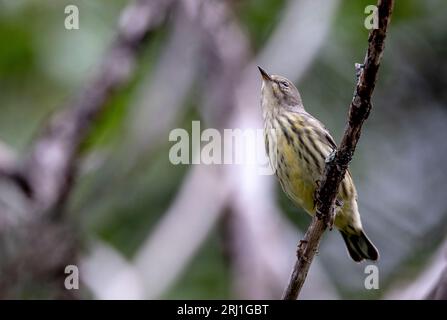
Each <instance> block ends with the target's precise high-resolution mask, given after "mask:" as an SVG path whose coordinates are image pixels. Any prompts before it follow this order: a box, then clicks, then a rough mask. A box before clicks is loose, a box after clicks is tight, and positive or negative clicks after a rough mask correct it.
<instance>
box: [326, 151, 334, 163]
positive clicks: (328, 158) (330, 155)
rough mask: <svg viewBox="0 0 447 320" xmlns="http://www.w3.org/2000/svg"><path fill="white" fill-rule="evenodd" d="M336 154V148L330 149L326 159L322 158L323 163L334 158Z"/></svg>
mask: <svg viewBox="0 0 447 320" xmlns="http://www.w3.org/2000/svg"><path fill="white" fill-rule="evenodd" d="M336 154H337V150H332V152H331V153H329V155H328V156H327V157H326V159H325V160H324V162H325V163H329V162H331V161H332V160H334V158H335V155H336Z"/></svg>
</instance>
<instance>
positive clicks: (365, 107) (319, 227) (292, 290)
mask: <svg viewBox="0 0 447 320" xmlns="http://www.w3.org/2000/svg"><path fill="white" fill-rule="evenodd" d="M393 5H394V0H379V2H378V9H379V10H378V14H379V28H378V29H374V30H372V31H371V32H370V34H369V39H368V42H369V46H368V51H367V54H366V57H365V61H364V66H363V68H362V70H361V71H360V76H359V79H358V81H357V87H356V91H355V94H354V97H353V100H352V102H351V106H350V109H349V116H348V124H347V127H346V129H345V133H344V135H343V138H342V141H341V144H340V147H339V148H338V150H337V151H336V153H335V155H334V157H333V159H331V160H330V161H329V162H328V163H327V164H326V168H325V171H324V175H323V178H322V180H321V183H320V188H319V190H318V193H317V198H316V200H317V214H316V215H315V217H314V218H313V220H312V222H311V224H310V226H309V228H308V230H307V232H306V234H305V236H304V240H303V241H302V242H301V243H300V246H299V249H298V259H297V262H296V264H295V266H294V268H293V271H292V275H291V278H290V280H289V283H288V286H287V288H286V290H285V292H284V295H283V299H287V300H289V299H290V300H292V299H293V300H295V299H296V298H297V297H298V295H299V293H300V290H301V288H302V286H303V284H304V281H305V280H306V276H307V273H308V271H309V268H310V265H311V263H312V260H313V258H314V256H315V253H316V251H317V250H318V246H319V243H320V240H321V238H322V236H323V233H324V231H325V230H326V228H327V226H328V225H331V221H332V220H333V215H334V212H333V211H334V209H333V208H334V205H335V197H336V195H337V192H338V187H339V185H340V183H341V181H342V180H343V178H344V176H345V173H346V170H347V168H348V165H349V162H350V161H351V159H352V156H353V154H354V151H355V147H356V145H357V142H358V140H359V138H360V133H361V128H362V125H363V123H364V121H365V120H366V119H367V118H368V115H369V113H370V111H371V107H372V105H371V95H372V93H373V91H374V87H375V84H376V80H377V72H378V69H379V66H380V61H381V58H382V55H383V51H384V48H385V37H386V33H387V28H388V25H389V22H390V19H391V14H392V10H393Z"/></svg>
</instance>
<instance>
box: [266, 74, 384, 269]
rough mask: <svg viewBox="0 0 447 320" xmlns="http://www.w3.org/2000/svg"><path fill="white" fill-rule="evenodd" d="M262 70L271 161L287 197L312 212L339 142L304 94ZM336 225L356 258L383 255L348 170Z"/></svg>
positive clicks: (339, 200)
mask: <svg viewBox="0 0 447 320" xmlns="http://www.w3.org/2000/svg"><path fill="white" fill-rule="evenodd" d="M258 68H259V71H260V72H261V76H262V87H261V107H262V115H263V118H264V137H265V146H266V152H267V155H268V157H269V161H270V164H271V166H272V168H273V170H274V171H275V174H276V176H277V177H278V180H279V182H280V184H281V186H282V189H283V190H284V192H285V193H286V194H287V196H288V197H289V198H290V199H291V200H292V202H293V203H294V204H295V205H296V206H301V207H302V208H303V209H304V210H305V211H306V212H307V213H309V214H310V215H311V216H313V215H314V214H315V211H316V201H315V196H316V192H317V189H318V185H319V179H321V176H322V174H323V171H324V167H325V162H326V159H328V157H329V156H330V155H331V154H332V153H333V152H334V150H335V149H336V147H337V146H336V144H335V142H334V139H333V138H332V137H331V135H330V134H329V132H328V130H327V129H326V128H325V127H324V125H323V124H322V123H321V122H320V121H318V120H317V119H316V118H314V117H313V116H312V115H310V114H309V113H308V112H306V110H304V106H303V103H302V100H301V96H300V93H299V92H298V89H297V88H296V87H295V86H294V85H293V83H292V82H291V81H289V80H288V79H286V78H284V77H281V76H278V75H269V74H268V73H267V72H266V71H265V70H263V69H262V68H260V67H258ZM334 224H335V226H336V228H337V229H338V230H339V231H340V233H341V235H342V236H343V239H344V241H345V243H346V247H347V249H348V253H349V255H350V256H351V258H352V259H353V260H354V261H356V262H361V261H363V260H365V259H368V260H373V261H375V260H378V259H379V252H378V251H377V249H376V247H375V246H374V245H373V244H372V243H371V241H370V240H369V239H368V237H367V236H366V234H365V232H364V231H363V228H362V223H361V220H360V214H359V210H358V206H357V191H356V188H355V186H354V182H353V180H352V176H351V174H350V172H349V170H348V171H347V172H346V175H345V177H344V179H343V181H342V183H341V185H340V190H339V192H338V195H337V199H336V211H335V220H334Z"/></svg>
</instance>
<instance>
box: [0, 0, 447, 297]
mask: <svg viewBox="0 0 447 320" xmlns="http://www.w3.org/2000/svg"><path fill="white" fill-rule="evenodd" d="M152 2H153V3H154V5H153V8H155V10H157V8H158V5H157V3H159V2H160V3H161V2H163V1H158V0H152ZM171 2H172V1H171ZM373 2H374V1H363V0H362V1H346V0H345V1H341V0H340V1H337V0H331V1H327V0H313V1H312V0H289V1H285V0H256V1H255V0H227V1H224V0H208V1H205V0H203V1H201V0H178V1H173V4H172V5H171V6H169V8H165V7H164V6H162V5H160V9H159V10H160V11H157V14H156V16H157V17H158V18H159V19H160V20H162V21H160V24H159V25H158V26H157V28H155V29H154V30H152V31H151V35H150V37H148V38H147V39H146V40H145V41H144V42H143V45H142V47H141V48H140V49H139V54H138V56H137V58H136V64H135V67H134V69H133V72H132V74H131V76H130V77H129V79H128V81H126V83H124V84H123V85H122V86H121V87H120V88H119V90H116V91H115V92H113V94H112V95H111V96H110V98H109V99H108V100H107V103H106V105H105V106H104V108H103V109H102V111H101V112H100V114H99V116H98V117H97V119H96V120H95V122H94V124H93V125H92V128H91V129H90V130H89V132H88V134H87V135H86V138H85V139H83V141H82V146H81V148H80V152H79V155H78V160H77V164H78V166H77V167H78V170H77V173H76V177H75V179H74V184H73V187H72V188H71V190H70V192H69V196H68V197H67V199H65V200H64V201H65V202H66V203H64V206H63V207H64V209H63V214H60V215H59V216H60V217H62V218H59V219H60V220H61V221H62V222H60V221H59V222H58V223H61V224H64V225H67V226H70V228H69V230H70V231H67V232H69V233H70V234H73V235H74V237H75V238H76V239H77V240H76V242H74V243H75V245H74V246H73V247H74V248H72V249H73V251H72V252H74V253H73V255H70V256H69V257H68V258H67V259H66V262H67V263H66V264H74V265H77V266H78V267H79V275H80V279H81V283H80V290H78V291H77V292H76V294H75V296H76V297H83V298H94V299H109V298H117V299H128V298H136V299H229V298H243V299H256V298H265V299H278V298H279V297H280V296H281V293H282V291H283V289H284V288H285V285H286V283H287V279H288V276H289V273H290V271H291V270H292V266H293V263H294V261H295V252H296V245H297V243H298V241H299V239H301V238H302V236H303V234H304V232H305V230H306V228H307V226H308V224H309V222H310V218H309V217H308V216H307V215H306V214H305V213H304V212H303V211H302V210H301V209H298V208H295V207H294V206H293V205H292V203H291V202H290V201H289V200H288V199H287V198H286V196H285V195H284V194H283V192H282V190H281V188H280V187H279V184H278V183H277V181H276V178H275V177H274V176H269V175H259V173H258V172H257V171H256V170H255V169H254V168H253V166H250V165H173V164H172V163H171V162H170V161H169V157H168V155H169V150H170V148H171V147H172V146H173V145H174V142H172V141H169V133H170V131H171V130H172V129H174V128H184V129H186V130H187V131H188V132H191V122H192V121H193V120H199V121H201V129H202V130H204V129H206V128H216V129H218V130H220V131H221V132H222V131H223V129H225V128H241V129H246V128H251V129H262V128H263V125H262V117H261V116H262V115H261V110H260V106H259V95H260V77H259V74H258V71H257V68H256V66H257V65H260V66H262V67H263V68H265V69H266V70H268V71H269V72H271V73H273V74H281V75H284V76H286V77H288V78H289V79H291V80H293V81H294V83H295V84H296V86H297V87H298V89H299V90H300V92H301V95H302V98H303V101H304V105H305V107H306V109H307V111H308V112H310V113H312V114H313V115H314V116H316V117H317V118H318V119H320V120H321V121H322V122H323V123H325V125H326V127H327V128H328V129H329V130H330V131H331V133H332V135H333V137H334V139H335V140H336V141H337V142H339V141H340V138H341V135H342V133H343V130H344V126H345V121H346V116H347V110H348V106H349V104H350V101H351V99H352V94H353V90H354V87H355V83H356V79H355V70H354V63H356V62H362V61H363V58H364V55H365V52H366V48H367V37H368V30H367V29H366V28H365V27H364V20H365V18H366V16H367V15H366V14H365V13H364V10H365V7H366V6H367V5H369V4H374V3H373ZM129 3H130V2H127V1H119V0H114V1H99V0H76V1H65V0H61V1H57V2H56V1H49V0H39V1H37V0H0V141H1V142H0V151H1V152H0V153H3V154H4V155H3V157H10V158H12V159H15V158H17V159H18V160H17V161H18V162H20V159H22V158H23V157H25V156H26V155H27V154H28V152H29V150H30V149H31V148H32V146H33V144H34V143H35V141H36V139H37V137H38V134H39V132H41V130H42V128H44V127H45V126H46V123H48V121H49V119H50V118H51V117H52V116H53V115H54V114H57V113H58V112H60V111H61V110H63V109H64V108H66V107H67V105H68V107H69V106H70V104H69V102H70V101H71V100H72V99H73V98H74V97H76V95H77V94H78V93H79V92H80V91H81V90H82V89H83V88H85V86H89V85H91V83H89V79H91V78H92V77H93V76H94V74H95V72H96V70H97V69H98V68H99V66H100V65H101V63H103V61H104V57H105V56H107V54H108V50H109V48H110V46H111V44H112V43H113V41H114V40H113V39H114V38H115V37H116V35H117V30H118V26H119V25H122V23H121V24H120V22H119V21H121V22H122V21H123V17H121V18H120V15H121V12H122V11H123V10H124V8H125V7H126V6H128V5H129ZM69 4H75V5H76V6H77V7H78V8H79V27H80V28H79V30H67V29H66V28H65V27H64V21H65V18H66V16H67V14H65V13H64V9H65V7H66V6H67V5H69ZM446 11H447V3H446V2H445V1H443V0H427V1H417V0H407V1H397V3H396V5H395V10H394V14H393V17H392V23H391V26H390V30H389V33H388V37H387V40H386V50H385V54H384V58H383V60H382V65H381V68H380V71H379V80H378V84H377V87H376V90H375V92H374V96H373V105H374V108H373V111H372V113H371V116H370V118H369V119H368V121H367V122H366V123H365V126H364V129H363V134H362V137H361V139H360V142H359V145H358V147H357V150H356V154H355V156H354V159H353V161H352V164H351V166H350V168H351V172H352V175H353V177H354V180H355V181H356V185H357V188H358V193H359V207H360V212H361V214H362V218H363V224H364V227H365V229H366V231H367V233H368V235H369V236H370V238H371V239H372V240H373V242H374V243H375V244H376V246H377V247H378V248H379V251H380V253H381V259H380V261H379V262H378V263H377V266H378V268H379V279H380V281H379V283H380V288H379V289H378V290H366V289H365V286H364V280H365V277H366V276H367V274H365V272H364V270H365V266H366V265H367V264H365V263H363V264H355V263H353V262H352V261H351V260H350V259H349V257H348V255H347V253H346V249H345V246H344V243H343V241H342V238H341V237H340V235H339V234H338V232H334V231H333V232H328V233H326V234H325V235H324V239H323V242H322V245H321V247H320V250H319V254H318V256H317V257H316V259H315V261H314V263H313V264H312V267H311V271H310V274H309V277H308V279H307V281H306V283H305V288H304V290H303V293H302V298H306V299H346V298H349V299H405V298H411V299H423V298H427V297H431V298H434V297H436V294H435V291H436V290H435V287H436V286H437V285H439V283H440V279H442V273H443V272H444V268H445V263H446V259H445V258H446V250H447V238H446V231H447V214H446V213H447V209H446V206H445V204H446V199H445V197H446V191H447V188H446V187H447V183H446V181H447V167H446V166H445V161H446V160H445V159H446V157H447V143H446V141H445V139H446V137H447V93H446V92H447V91H446V90H445V87H446V85H447V77H446V74H447V58H446V57H447V51H446V48H447V20H446V19H445V14H446ZM92 90H94V88H93V89H92ZM255 144H259V142H258V141H255V140H253V141H249V142H248V144H247V145H246V146H245V149H246V150H249V151H250V150H254V149H255ZM202 146H203V145H202ZM258 147H259V146H258ZM222 148H223V149H224V146H222ZM261 148H262V146H261ZM198 152H199V151H198V150H193V149H191V157H195V156H197V154H198ZM42 188H44V187H43V186H42ZM21 193H22V191H21V190H20V189H19V188H17V187H16V186H14V185H13V183H11V182H10V181H8V179H7V178H5V177H2V178H0V217H1V216H2V215H3V216H7V217H8V218H5V217H2V218H0V223H3V226H2V227H0V231H1V233H2V234H3V235H2V237H1V239H2V242H3V243H2V245H1V246H0V279H2V280H3V281H0V292H1V293H0V297H9V298H11V297H13V298H55V297H59V296H64V294H63V293H62V294H61V293H60V292H58V291H64V290H65V289H64V288H63V285H61V283H63V280H62V282H61V283H59V282H58V284H56V285H51V284H50V282H51V281H49V279H50V278H51V276H52V275H49V274H46V273H45V272H33V270H34V271H35V270H37V269H38V268H39V267H38V263H39V261H48V260H51V259H52V257H51V256H45V255H43V254H41V255H40V256H39V257H38V259H36V257H34V258H33V259H34V260H33V259H31V260H27V259H28V258H29V256H30V255H32V254H36V253H35V252H40V251H39V246H40V245H44V244H40V243H39V242H26V241H25V243H21V245H18V244H17V243H16V242H17V241H15V240H11V239H13V238H14V236H12V235H13V234H15V233H16V232H19V231H17V230H18V229H20V227H19V226H20V225H21V223H22V221H25V220H26V221H27V218H26V215H27V213H26V212H27V210H26V209H23V202H24V201H26V200H24V197H23V195H21ZM61 210H62V209H61ZM11 221H13V222H11ZM42 230H43V231H41V233H39V236H38V238H41V237H45V234H46V232H45V229H42ZM14 239H15V238H14ZM45 245H48V246H49V247H50V248H51V250H49V251H50V252H58V250H59V249H60V248H61V247H63V246H64V245H66V243H65V242H64V241H56V240H50V241H48V242H45ZM24 248H25V249H24ZM11 252H12V253H13V255H14V256H15V257H21V258H20V259H22V258H23V257H26V258H23V260H21V261H22V262H20V264H19V266H14V265H13V264H11V263H10V262H11V261H12V260H11V258H10V257H11ZM24 252H25V253H24ZM14 261H16V260H14ZM29 261H34V262H35V261H37V264H35V263H31V262H29ZM64 263H65V262H64ZM11 265H13V266H12V267H11ZM11 270H14V272H13V273H14V276H13V277H12V276H11ZM61 272H63V269H62V271H61ZM31 274H32V275H31ZM63 277H64V275H63V274H62V279H63ZM444 280H445V279H444ZM438 297H439V296H438ZM444 298H445V297H444Z"/></svg>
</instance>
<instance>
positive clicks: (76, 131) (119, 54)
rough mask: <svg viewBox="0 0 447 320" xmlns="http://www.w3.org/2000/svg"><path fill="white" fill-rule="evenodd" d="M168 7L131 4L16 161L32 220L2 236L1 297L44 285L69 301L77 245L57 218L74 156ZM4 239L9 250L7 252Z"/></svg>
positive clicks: (168, 0) (159, 0) (141, 1)
mask: <svg viewBox="0 0 447 320" xmlns="http://www.w3.org/2000/svg"><path fill="white" fill-rule="evenodd" d="M173 3H174V1H173V0H136V1H134V2H132V4H130V5H128V6H127V7H126V8H125V9H124V11H123V14H122V15H121V20H120V24H119V27H118V30H117V35H116V37H115V39H114V41H113V43H112V45H111V46H110V48H109V49H108V50H107V51H106V53H105V55H104V57H103V59H102V63H101V65H100V66H99V67H98V69H97V71H96V72H95V73H94V74H93V77H92V78H91V80H90V81H88V82H87V83H86V85H85V87H84V89H83V90H82V91H81V92H80V94H79V95H78V96H77V97H76V98H75V99H74V100H73V101H72V102H71V103H70V104H69V105H68V106H67V108H65V109H64V110H62V111H60V112H57V113H56V114H55V116H53V117H52V118H51V119H50V120H49V122H48V123H46V124H45V125H44V127H43V129H42V132H41V134H40V135H39V136H38V137H37V138H36V139H35V141H34V143H33V144H32V146H31V149H30V151H29V153H28V154H27V156H26V157H25V158H24V159H23V161H19V163H20V164H19V165H17V167H18V168H19V171H18V172H19V173H18V176H20V177H21V178H22V179H23V180H24V181H25V184H26V186H27V187H28V188H29V200H30V201H29V206H27V207H28V208H29V210H28V211H29V213H31V214H29V217H30V219H27V220H26V221H27V223H23V224H21V225H19V226H18V227H17V228H15V229H14V230H9V229H8V232H5V234H0V237H1V238H0V240H2V241H0V244H1V249H2V250H3V251H2V252H1V254H2V256H6V257H7V259H2V261H0V273H2V277H1V278H0V292H1V294H2V297H15V298H16V297H17V295H20V294H21V293H22V292H27V290H28V289H27V287H30V286H31V287H32V286H34V287H39V288H40V287H42V288H44V287H45V286H50V285H51V286H53V289H54V290H46V288H45V289H44V290H42V291H45V292H52V291H54V294H56V295H57V296H60V297H69V298H73V297H75V296H74V295H73V291H69V290H65V289H64V287H63V285H62V284H63V278H64V276H65V275H64V268H65V266H66V265H68V264H73V263H76V261H77V253H78V245H77V244H78V243H77V239H76V236H75V235H76V233H75V232H74V228H73V227H71V226H70V225H69V224H68V223H66V220H65V219H61V218H62V211H63V210H62V209H63V205H64V204H65V202H66V201H65V200H66V199H67V197H68V195H69V193H70V191H71V189H72V184H73V183H72V182H73V180H74V178H75V176H76V174H77V170H76V167H77V160H78V154H79V150H80V147H81V145H82V144H83V142H84V140H85V138H86V137H87V136H88V135H89V134H90V132H91V129H92V127H93V126H94V124H95V122H96V120H97V119H98V116H100V114H101V113H102V112H103V111H104V110H105V109H104V108H105V106H106V105H107V102H108V100H109V99H110V98H111V97H112V96H113V94H114V93H115V92H116V91H117V90H119V89H121V88H123V87H124V86H125V85H126V84H127V83H128V82H129V80H130V79H131V77H132V75H133V72H134V70H135V66H136V63H137V58H138V54H139V52H140V51H141V49H142V45H143V43H144V42H145V41H146V40H147V38H148V37H150V36H151V32H152V31H153V30H154V29H155V28H157V27H158V26H159V25H160V24H161V23H162V22H163V21H164V19H165V18H166V16H167V13H168V11H169V9H170V7H171V5H172V4H173ZM56 218H58V219H56ZM3 240H4V241H3ZM6 240H7V241H9V242H14V243H13V245H6V244H5V242H6ZM30 244H32V246H30ZM11 248H14V249H11ZM37 266H38V267H37ZM13 295H14V296H13Z"/></svg>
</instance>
